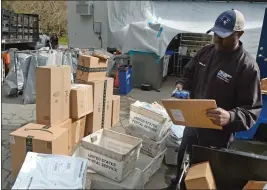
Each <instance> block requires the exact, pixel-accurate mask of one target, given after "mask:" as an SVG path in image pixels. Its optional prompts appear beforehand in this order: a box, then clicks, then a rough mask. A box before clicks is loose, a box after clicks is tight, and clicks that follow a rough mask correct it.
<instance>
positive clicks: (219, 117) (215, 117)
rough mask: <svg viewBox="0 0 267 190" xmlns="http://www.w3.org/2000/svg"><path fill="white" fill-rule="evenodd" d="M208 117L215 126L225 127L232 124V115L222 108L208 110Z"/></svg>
mask: <svg viewBox="0 0 267 190" xmlns="http://www.w3.org/2000/svg"><path fill="white" fill-rule="evenodd" d="M206 115H207V117H208V118H209V119H210V120H211V121H212V123H214V124H215V125H219V126H225V125H227V124H229V123H230V113H229V112H228V111H226V110H224V109H222V108H216V109H210V110H207V111H206Z"/></svg>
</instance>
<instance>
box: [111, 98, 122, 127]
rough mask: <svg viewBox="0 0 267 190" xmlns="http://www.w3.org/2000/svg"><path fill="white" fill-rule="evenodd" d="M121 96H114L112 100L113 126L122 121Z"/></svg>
mask: <svg viewBox="0 0 267 190" xmlns="http://www.w3.org/2000/svg"><path fill="white" fill-rule="evenodd" d="M120 101H121V98H120V96H117V95H113V99H112V117H111V126H114V125H115V124H117V123H118V122H119V121H120V106H121V105H120V104H121V102H120Z"/></svg>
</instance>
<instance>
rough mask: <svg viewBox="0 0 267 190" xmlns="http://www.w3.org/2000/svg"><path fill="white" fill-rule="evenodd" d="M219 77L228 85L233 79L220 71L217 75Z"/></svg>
mask: <svg viewBox="0 0 267 190" xmlns="http://www.w3.org/2000/svg"><path fill="white" fill-rule="evenodd" d="M217 77H218V78H219V79H221V80H223V81H225V82H227V83H229V81H230V79H231V78H232V76H231V75H229V74H227V73H226V72H224V71H222V70H219V72H218V73H217Z"/></svg>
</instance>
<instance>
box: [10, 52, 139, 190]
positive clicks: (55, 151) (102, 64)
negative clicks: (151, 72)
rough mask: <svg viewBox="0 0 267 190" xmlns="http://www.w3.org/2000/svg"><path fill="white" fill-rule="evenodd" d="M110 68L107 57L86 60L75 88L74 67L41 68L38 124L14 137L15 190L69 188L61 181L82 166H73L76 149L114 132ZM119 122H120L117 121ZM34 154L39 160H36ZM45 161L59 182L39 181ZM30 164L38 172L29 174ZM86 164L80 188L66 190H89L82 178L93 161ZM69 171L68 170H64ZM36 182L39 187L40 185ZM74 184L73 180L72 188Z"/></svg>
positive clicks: (38, 89)
mask: <svg viewBox="0 0 267 190" xmlns="http://www.w3.org/2000/svg"><path fill="white" fill-rule="evenodd" d="M107 62H108V57H105V56H103V55H98V54H94V55H92V56H83V55H81V56H80V58H79V66H78V70H77V80H78V81H81V82H77V83H76V84H71V78H70V76H71V75H70V73H71V68H70V67H69V66H52V65H51V66H44V67H37V68H36V123H28V124H27V125H25V126H23V127H21V128H19V129H17V130H16V131H14V132H12V133H11V134H10V149H11V154H12V170H13V177H14V179H16V178H17V180H16V183H15V185H14V186H15V187H18V188H23V187H27V188H29V186H28V185H31V188H33V187H36V188H38V187H39V188H42V187H43V188H58V187H60V188H64V185H63V186H61V185H62V184H69V183H65V182H63V183H61V182H62V180H63V181H64V180H67V179H68V178H67V177H66V178H65V179H62V180H60V175H62V176H61V177H63V176H64V172H62V171H63V170H66V171H65V172H67V173H69V172H70V171H72V170H73V167H74V168H75V166H72V165H75V163H77V162H79V159H78V158H74V157H71V158H72V159H71V160H69V156H71V155H72V153H73V151H74V148H75V145H77V144H78V143H79V142H80V141H81V140H82V138H83V137H84V136H87V135H88V134H92V133H94V132H96V131H98V130H101V129H102V128H106V129H108V128H110V127H111V123H112V114H113V113H112V110H113V109H112V103H113V99H114V98H113V79H112V78H107V77H106V72H105V70H106V67H107ZM116 100H118V101H117V102H115V103H114V107H116V109H115V111H119V110H118V108H117V104H119V98H118V97H117V98H116ZM115 115H116V113H115ZM116 119H117V120H118V116H117V117H116ZM116 119H115V120H116ZM115 120H114V122H115ZM31 152H32V153H35V154H31ZM136 154H138V151H137V152H136ZM58 155H60V156H62V159H61V161H58V160H60V159H58V158H57V156H58ZM63 155H65V156H63ZM26 158H28V159H26ZM41 158H44V160H43V161H42V163H46V162H47V164H48V165H49V163H48V162H51V163H50V164H51V165H52V166H51V168H50V169H51V171H49V172H53V170H55V172H58V175H59V176H58V177H55V176H54V177H53V178H54V179H52V178H50V177H49V179H40V178H42V177H40V175H37V173H38V171H37V170H42V169H44V168H43V167H44V166H41V165H40V163H38V162H39V161H40V159H41ZM26 160H31V163H32V164H33V165H34V164H35V165H34V167H36V168H35V169H31V170H27V169H25V168H27V167H28V165H29V163H25V162H26ZM64 160H65V161H64ZM68 160H69V161H68ZM83 161H86V164H85V163H83V162H79V163H80V164H81V163H82V166H81V168H80V169H79V170H80V173H79V178H80V179H81V180H80V181H81V184H79V185H80V186H77V184H76V185H74V186H68V187H65V188H70V187H73V188H74V189H77V188H78V189H80V188H84V186H83V185H82V184H83V183H84V180H85V179H84V178H85V177H84V175H83V173H84V172H85V171H86V169H87V162H88V161H87V160H85V159H84V160H83ZM22 165H27V167H26V166H25V167H24V169H23V168H22ZM65 165H66V167H67V168H60V167H63V166H64V167H65ZM47 167H48V166H47ZM53 167H54V168H53ZM84 167H85V169H84ZM77 168H78V167H76V169H77ZM24 170H25V171H24ZM59 170H60V172H59ZM25 172H26V173H27V175H25ZM39 173H40V171H39ZM62 173H63V174H62ZM72 173H73V172H72ZM85 173H86V172H85ZM49 174H50V173H48V174H47V176H49ZM51 176H52V175H51ZM26 178H27V180H28V179H29V180H28V182H29V183H26V182H25V183H24V184H22V183H21V181H23V180H25V179H26ZM27 180H26V181H27ZM36 180H37V181H39V182H40V183H39V182H38V183H37V181H36ZM42 180H44V181H45V180H48V181H49V180H50V182H51V183H53V184H57V185H55V186H49V184H51V183H46V185H47V186H46V185H42V184H41V181H42ZM75 180H76V179H68V181H69V182H71V181H75ZM56 181H57V182H56ZM76 182H77V180H76ZM25 184H26V186H25ZM36 184H40V186H38V185H37V186H36ZM88 188H89V187H88Z"/></svg>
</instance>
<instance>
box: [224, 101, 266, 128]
mask: <svg viewBox="0 0 267 190" xmlns="http://www.w3.org/2000/svg"><path fill="white" fill-rule="evenodd" d="M261 108H262V106H261V105H259V106H254V107H253V108H245V107H237V108H235V109H232V110H230V111H229V113H230V123H229V124H228V125H226V126H225V127H224V130H225V131H228V132H230V133H234V132H239V131H244V130H248V129H250V128H251V127H252V126H253V125H254V124H255V123H256V121H257V119H258V117H259V115H260V112H261Z"/></svg>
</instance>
